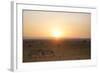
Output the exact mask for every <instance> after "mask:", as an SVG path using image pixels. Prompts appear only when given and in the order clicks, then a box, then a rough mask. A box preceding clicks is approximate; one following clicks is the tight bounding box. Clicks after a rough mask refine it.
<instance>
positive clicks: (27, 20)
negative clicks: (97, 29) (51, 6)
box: [23, 10, 91, 39]
mask: <svg viewBox="0 0 100 73" xmlns="http://www.w3.org/2000/svg"><path fill="white" fill-rule="evenodd" d="M90 29H91V14H89V13H72V12H50V11H28V10H24V11H23V37H24V38H30V39H32V38H52V37H53V33H54V32H58V33H60V37H61V38H90V36H91V35H90V33H91V30H90Z"/></svg>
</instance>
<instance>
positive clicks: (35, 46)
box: [23, 39, 91, 62]
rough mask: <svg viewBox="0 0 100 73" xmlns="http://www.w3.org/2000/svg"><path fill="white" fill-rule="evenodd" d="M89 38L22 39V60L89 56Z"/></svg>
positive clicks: (69, 58) (76, 58)
mask: <svg viewBox="0 0 100 73" xmlns="http://www.w3.org/2000/svg"><path fill="white" fill-rule="evenodd" d="M90 43H91V41H90V39H60V40H54V39H24V40H23V62H41V61H60V60H83V59H90V58H91V47H90V46H91V44H90Z"/></svg>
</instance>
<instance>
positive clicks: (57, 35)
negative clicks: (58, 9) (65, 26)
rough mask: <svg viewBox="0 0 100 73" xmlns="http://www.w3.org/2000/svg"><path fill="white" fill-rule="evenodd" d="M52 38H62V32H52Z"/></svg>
mask: <svg viewBox="0 0 100 73" xmlns="http://www.w3.org/2000/svg"><path fill="white" fill-rule="evenodd" d="M52 36H53V37H55V38H60V37H61V36H62V34H61V32H60V31H58V30H55V31H53V32H52Z"/></svg>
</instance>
